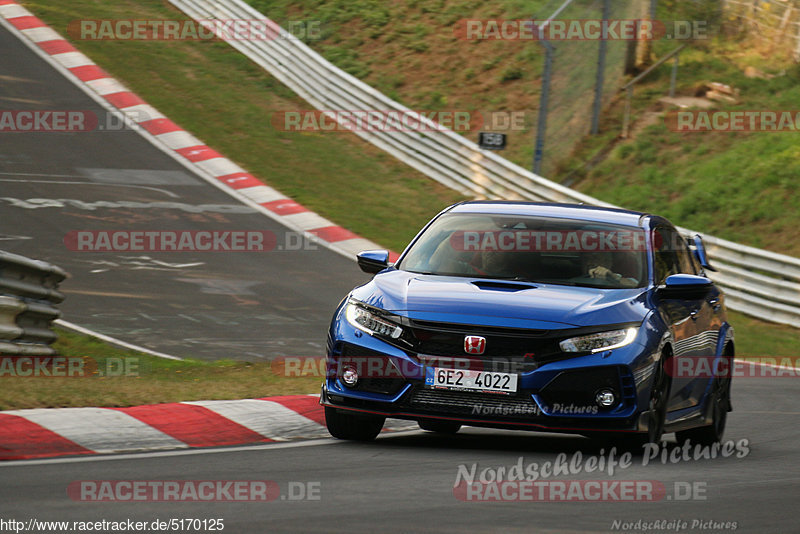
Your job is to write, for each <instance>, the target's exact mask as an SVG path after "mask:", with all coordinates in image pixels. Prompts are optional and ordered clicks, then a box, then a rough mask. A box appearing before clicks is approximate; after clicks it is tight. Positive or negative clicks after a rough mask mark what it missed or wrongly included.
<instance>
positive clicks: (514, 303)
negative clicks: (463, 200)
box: [352, 269, 647, 329]
mask: <svg viewBox="0 0 800 534" xmlns="http://www.w3.org/2000/svg"><path fill="white" fill-rule="evenodd" d="M646 291H647V289H646V288H633V289H597V288H590V287H574V286H562V285H552V284H527V283H520V282H505V281H501V280H487V279H482V278H464V277H454V276H438V275H425V274H416V273H410V272H407V271H399V270H394V269H392V270H389V271H384V272H382V273H380V274H378V275H376V276H375V278H373V279H372V281H370V282H369V283H367V284H365V285H363V286H360V287H358V288H356V289H354V290H353V293H352V296H353V298H355V299H357V300H360V301H362V302H365V303H366V304H369V305H372V306H375V307H378V308H382V309H384V310H387V311H391V312H394V313H397V314H400V315H405V316H407V317H410V318H412V319H417V320H424V321H441V322H453V323H462V324H481V325H486V326H507V327H516V328H535V329H558V328H569V327H575V326H596V325H604V324H617V323H627V322H640V321H642V320H643V319H644V317H645V316H646V315H647V307H646V305H645V301H646V299H645V294H646Z"/></svg>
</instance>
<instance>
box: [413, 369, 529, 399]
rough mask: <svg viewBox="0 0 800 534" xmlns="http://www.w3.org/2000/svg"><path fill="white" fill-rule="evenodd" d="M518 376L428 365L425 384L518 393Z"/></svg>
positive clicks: (446, 387)
mask: <svg viewBox="0 0 800 534" xmlns="http://www.w3.org/2000/svg"><path fill="white" fill-rule="evenodd" d="M517 378H518V376H517V375H516V374H512V373H496V372H493V371H475V370H472V369H447V368H445V367H428V368H426V370H425V384H426V385H428V386H430V387H433V388H440V389H455V390H463V391H487V392H492V393H516V392H517Z"/></svg>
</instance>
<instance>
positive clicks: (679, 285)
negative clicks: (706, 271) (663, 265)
mask: <svg viewBox="0 0 800 534" xmlns="http://www.w3.org/2000/svg"><path fill="white" fill-rule="evenodd" d="M712 284H713V282H712V281H711V280H710V279H709V278H706V277H705V276H697V275H694V274H672V275H670V276H668V277H667V278H666V279H665V280H664V284H663V285H660V286H658V290H657V291H658V294H659V295H660V296H662V297H663V298H667V299H700V298H703V297H705V296H706V294H707V293H708V291H709V290H710V289H711V286H712Z"/></svg>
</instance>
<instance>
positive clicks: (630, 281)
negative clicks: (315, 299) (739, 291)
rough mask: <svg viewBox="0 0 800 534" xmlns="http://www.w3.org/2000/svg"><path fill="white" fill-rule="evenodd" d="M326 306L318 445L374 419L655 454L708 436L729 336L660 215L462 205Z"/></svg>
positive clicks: (719, 399)
mask: <svg viewBox="0 0 800 534" xmlns="http://www.w3.org/2000/svg"><path fill="white" fill-rule="evenodd" d="M358 263H359V266H360V267H361V269H362V270H364V271H365V272H368V273H373V274H374V275H375V276H374V277H373V279H372V280H371V281H370V282H369V283H367V284H365V285H362V286H360V287H357V288H355V289H354V290H353V291H352V292H351V293H350V294H349V295H347V296H346V297H345V298H344V299H343V300H342V302H341V303H340V304H339V306H338V307H337V309H336V311H335V313H334V317H333V321H332V323H331V326H330V330H329V333H328V344H327V376H326V379H325V383H324V384H323V387H322V395H321V400H320V402H321V404H322V405H323V406H324V407H325V418H326V421H327V427H328V430H329V431H330V433H331V434H332V435H333V436H335V437H337V438H341V439H354V440H371V439H373V438H375V437H376V436H377V434H378V432H380V430H381V428H382V426H383V424H384V422H385V419H386V418H387V417H391V418H399V419H410V420H415V421H417V422H418V423H419V426H420V427H421V428H422V429H425V430H429V431H434V432H444V433H455V432H457V431H458V430H459V429H460V428H461V426H462V425H470V426H482V427H492V428H506V429H518V430H525V429H527V430H534V431H547V432H568V433H575V434H584V435H589V436H602V437H611V438H612V439H614V440H615V441H619V442H621V443H625V444H634V443H635V444H644V443H657V442H659V441H660V440H661V439H662V436H663V435H664V434H665V433H668V432H675V433H676V436H677V439H678V440H679V441H680V442H683V441H685V440H687V439H690V440H691V441H692V442H693V443H698V444H707V445H710V444H713V443H715V442H718V441H719V440H720V439H721V438H722V434H723V432H724V430H725V423H726V418H727V413H728V412H729V411H730V410H731V401H730V398H731V397H730V389H731V380H730V375H729V374H727V373H725V372H724V370H725V369H730V361H731V360H732V359H733V357H734V342H733V328H732V327H731V325H730V324H729V323H728V321H727V316H726V312H725V305H724V297H723V295H722V293H721V292H720V290H719V289H718V288H717V287H716V286H715V285H714V283H713V282H712V281H711V280H710V279H709V278H708V277H707V276H706V271H708V270H713V269H712V267H711V266H710V265H709V263H708V259H707V255H706V251H705V249H704V247H703V243H702V240H701V239H700V237H699V236H695V237H694V238H693V239H691V242H690V243H687V242H686V241H685V240H684V238H683V237H682V236H681V234H680V233H679V232H678V231H677V230H676V229H675V227H674V226H673V225H672V224H671V223H670V222H669V221H668V220H666V219H664V218H663V217H659V216H656V215H650V214H646V213H638V212H634V211H627V210H621V209H610V208H598V207H590V206H583V205H572V204H546V203H534V202H505V201H473V202H462V203H459V204H456V205H453V206H450V207H449V208H447V209H445V210H444V211H442V212H441V213H439V214H438V215H437V216H436V217H434V218H433V220H431V221H430V222H429V223H428V224H427V226H425V228H423V229H422V231H421V232H420V233H419V234H418V235H417V236H416V237H415V238H414V240H413V241H412V242H411V244H410V245H409V246H408V247H407V248H406V250H405V251H404V252H403V254H402V255H401V256H400V257H399V259H398V260H397V261H396V262H395V263H394V264H392V263H389V254H388V252H387V251H366V252H362V253H361V254H359V255H358Z"/></svg>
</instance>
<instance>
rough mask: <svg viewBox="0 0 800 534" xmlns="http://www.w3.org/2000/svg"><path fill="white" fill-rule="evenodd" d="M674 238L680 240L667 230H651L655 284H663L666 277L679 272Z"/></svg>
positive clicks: (678, 260)
mask: <svg viewBox="0 0 800 534" xmlns="http://www.w3.org/2000/svg"><path fill="white" fill-rule="evenodd" d="M675 237H678V238H680V236H678V235H677V234H675V233H674V232H671V231H670V230H668V229H667V228H656V229H655V230H653V245H654V249H655V254H654V257H655V267H656V284H663V283H664V280H665V279H666V278H667V277H668V276H670V275H673V274H678V273H680V272H681V261H680V258H679V256H678V251H677V250H676V249H677V248H678V247H676V246H675V241H674V239H675ZM684 248H685V246H684Z"/></svg>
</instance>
